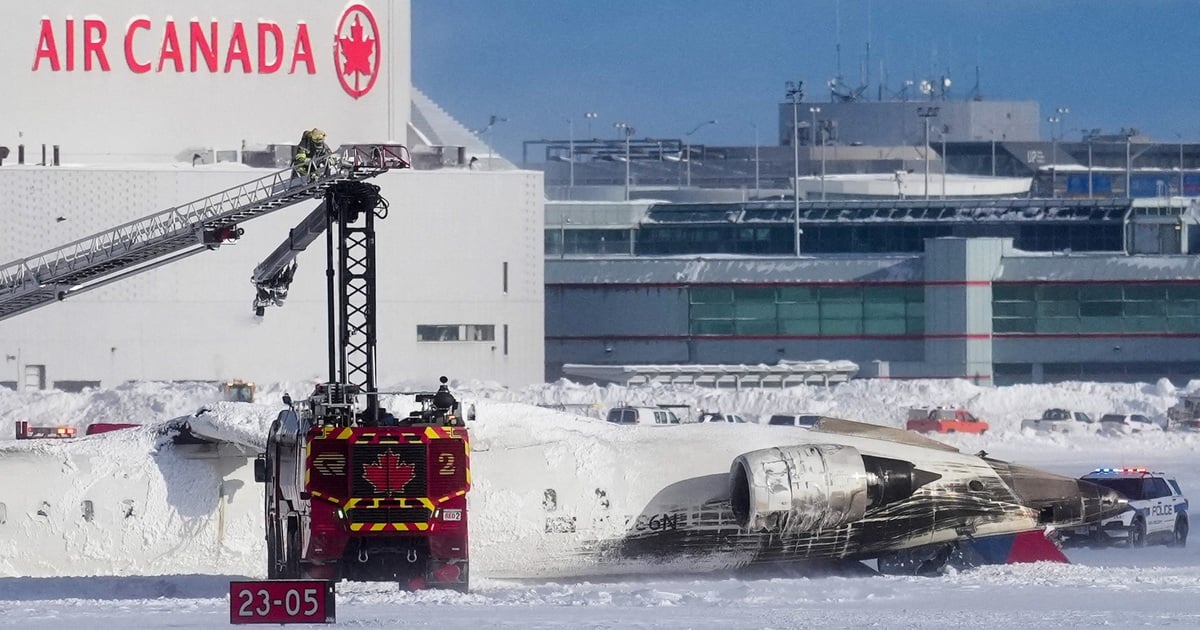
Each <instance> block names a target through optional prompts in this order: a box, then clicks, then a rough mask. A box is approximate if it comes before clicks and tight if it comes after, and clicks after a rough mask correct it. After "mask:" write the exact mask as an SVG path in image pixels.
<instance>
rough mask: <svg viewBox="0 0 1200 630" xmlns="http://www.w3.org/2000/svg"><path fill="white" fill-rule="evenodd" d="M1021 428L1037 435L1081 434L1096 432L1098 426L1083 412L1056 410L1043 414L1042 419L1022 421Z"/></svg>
mask: <svg viewBox="0 0 1200 630" xmlns="http://www.w3.org/2000/svg"><path fill="white" fill-rule="evenodd" d="M1021 428H1022V429H1030V430H1031V431H1035V432H1037V433H1079V432H1095V431H1096V430H1097V429H1098V426H1097V425H1096V421H1095V420H1094V419H1092V417H1091V416H1090V415H1088V414H1086V413H1084V412H1082V411H1070V410H1067V409H1057V408H1056V409H1047V410H1046V411H1044V412H1042V417H1040V418H1030V419H1026V420H1022V421H1021Z"/></svg>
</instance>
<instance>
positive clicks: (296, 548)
mask: <svg viewBox="0 0 1200 630" xmlns="http://www.w3.org/2000/svg"><path fill="white" fill-rule="evenodd" d="M285 563H286V564H285V568H284V571H283V573H284V575H283V577H284V578H286V579H289V580H298V579H300V578H301V575H300V523H299V519H297V518H296V517H289V518H288V520H287V558H286V560H285Z"/></svg>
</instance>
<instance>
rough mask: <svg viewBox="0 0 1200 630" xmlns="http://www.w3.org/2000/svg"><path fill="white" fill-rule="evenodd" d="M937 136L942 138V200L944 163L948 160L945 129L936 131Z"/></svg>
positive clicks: (944, 191) (944, 186)
mask: <svg viewBox="0 0 1200 630" xmlns="http://www.w3.org/2000/svg"><path fill="white" fill-rule="evenodd" d="M938 134H939V135H941V136H942V199H945V198H946V162H948V161H949V160H948V159H947V157H946V128H945V127H941V128H940V129H938Z"/></svg>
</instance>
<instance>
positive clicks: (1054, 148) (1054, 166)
mask: <svg viewBox="0 0 1200 630" xmlns="http://www.w3.org/2000/svg"><path fill="white" fill-rule="evenodd" d="M1055 113H1056V114H1057V115H1056V116H1051V117H1050V118H1048V119H1047V121H1048V122H1050V123H1051V124H1057V125H1058V135H1057V136H1055V135H1054V129H1051V130H1050V152H1051V153H1053V154H1054V155H1052V156H1050V197H1051V198H1055V197H1058V141H1059V139H1061V138H1062V124H1063V119H1064V118H1066V116H1067V114H1070V113H1071V110H1070V109H1069V108H1066V107H1059V108H1058V109H1057V110H1056V112H1055Z"/></svg>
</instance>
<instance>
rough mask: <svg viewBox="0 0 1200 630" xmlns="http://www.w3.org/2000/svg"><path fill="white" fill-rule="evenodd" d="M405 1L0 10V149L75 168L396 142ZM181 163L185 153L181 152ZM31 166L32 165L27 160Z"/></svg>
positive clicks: (406, 34) (220, 1) (133, 1)
mask: <svg viewBox="0 0 1200 630" xmlns="http://www.w3.org/2000/svg"><path fill="white" fill-rule="evenodd" d="M410 13H411V12H410V5H409V2H408V0H352V1H349V2H329V1H328V0H256V1H255V2H231V1H229V0H105V1H104V2H96V1H94V0H91V1H89V0H54V1H51V2H4V3H0V23H3V24H4V37H2V38H0V59H3V60H4V63H3V64H0V85H3V86H4V90H3V94H4V95H3V98H2V103H3V104H2V105H0V111H2V112H3V116H0V146H7V147H9V149H11V151H12V154H11V155H10V157H9V162H15V161H16V147H17V145H18V144H22V143H23V144H25V145H26V146H27V151H29V153H30V155H29V156H27V160H28V161H30V162H34V161H37V160H40V159H41V155H40V151H41V149H40V147H41V145H42V144H48V145H55V144H57V145H60V146H61V149H62V160H63V161H65V162H75V163H95V162H130V161H153V162H159V161H169V160H172V159H176V158H177V157H179V156H181V155H184V154H185V152H186V151H187V150H192V149H195V148H209V149H218V150H220V149H226V150H235V149H238V148H240V147H241V146H242V144H243V142H244V143H246V144H247V145H248V146H259V145H264V144H269V143H291V142H296V141H297V140H298V139H299V136H300V131H301V130H302V129H306V128H311V127H313V126H318V127H321V128H322V129H324V130H325V131H327V132H328V133H329V137H330V140H331V144H334V145H336V144H340V143H358V142H382V141H386V140H389V139H391V140H399V141H403V140H404V139H405V137H406V135H407V132H406V127H407V125H408V121H409V115H410V102H411V90H410V87H409V86H410V85H411V63H410V59H411V56H410V48H411V46H410V40H411V37H410V34H411V24H410ZM186 155H191V153H186ZM32 156H35V157H32Z"/></svg>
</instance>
